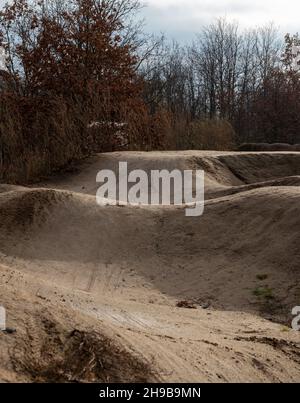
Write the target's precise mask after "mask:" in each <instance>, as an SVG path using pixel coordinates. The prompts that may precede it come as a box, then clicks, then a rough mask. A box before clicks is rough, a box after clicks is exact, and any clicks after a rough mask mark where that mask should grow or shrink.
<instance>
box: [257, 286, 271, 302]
mask: <svg viewBox="0 0 300 403" xmlns="http://www.w3.org/2000/svg"><path fill="white" fill-rule="evenodd" d="M253 294H254V295H255V296H256V297H257V298H262V299H265V300H273V299H274V295H273V290H272V288H269V287H257V288H256V289H255V290H254V291H253Z"/></svg>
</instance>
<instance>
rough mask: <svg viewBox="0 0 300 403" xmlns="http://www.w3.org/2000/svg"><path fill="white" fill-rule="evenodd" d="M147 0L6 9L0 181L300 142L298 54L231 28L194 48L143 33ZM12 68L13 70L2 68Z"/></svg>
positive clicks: (219, 29) (272, 33) (63, 0)
mask: <svg viewBox="0 0 300 403" xmlns="http://www.w3.org/2000/svg"><path fill="white" fill-rule="evenodd" d="M139 9H140V3H139V1H138V0H38V1H35V0H34V1H29V0H14V1H13V2H11V3H10V5H7V6H5V7H3V9H2V11H1V12H0V48H3V49H4V51H5V68H2V70H0V180H2V181H9V182H14V183H24V182H28V181H29V180H36V179H37V178H39V177H41V176H42V175H48V174H50V173H52V172H54V171H55V170H58V169H61V168H63V167H65V166H67V165H69V164H70V163H71V162H72V161H74V160H75V159H78V158H82V157H85V156H87V155H90V154H92V153H94V152H101V151H114V150H118V149H133V150H153V149H171V148H172V149H186V148H190V149H192V148H200V149H201V148H203V149H229V148H234V147H236V145H238V144H241V143H243V142H250V141H251V142H260V141H261V142H267V143H271V142H288V143H299V142H300V138H299V134H300V130H299V129H300V118H299V111H300V105H299V102H300V101H299V90H300V88H299V75H298V73H297V71H296V69H295V66H294V56H293V47H294V45H298V44H299V40H298V37H297V36H295V37H290V36H286V38H285V45H284V44H283V43H281V42H282V41H280V40H279V39H278V38H279V35H278V33H277V31H276V30H275V29H274V27H273V26H271V25H270V26H268V27H265V28H262V29H257V30H252V31H247V32H242V33H240V32H239V29H238V26H237V25H236V24H233V23H229V22H227V21H226V20H224V19H220V20H218V21H216V22H215V23H214V24H212V25H210V26H208V27H206V28H203V29H202V31H201V33H200V34H198V35H197V36H196V38H195V40H194V42H193V43H192V44H191V45H190V46H184V47H183V46H180V45H179V44H177V43H172V44H170V43H169V42H168V41H167V40H165V39H159V40H158V39H154V38H149V37H147V36H146V35H144V34H143V32H142V29H141V25H140V23H139V22H138V19H137V18H136V14H137V13H138V11H139ZM2 64H3V63H2Z"/></svg>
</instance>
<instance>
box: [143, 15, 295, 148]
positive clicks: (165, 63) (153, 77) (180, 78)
mask: <svg viewBox="0 0 300 403" xmlns="http://www.w3.org/2000/svg"><path fill="white" fill-rule="evenodd" d="M299 43H300V41H299V38H298V36H297V35H296V36H292V37H291V36H290V35H287V36H286V37H285V39H284V40H282V39H281V38H280V35H279V33H278V31H277V29H275V27H274V26H273V25H272V24H271V25H269V26H266V27H264V28H259V29H253V30H248V31H244V32H240V30H239V27H238V25H237V24H235V23H230V22H228V21H226V19H219V20H218V21H216V22H215V23H213V24H212V25H210V26H208V27H204V28H203V29H202V31H201V33H199V34H198V35H197V36H196V38H195V40H194V41H193V43H192V44H191V45H190V46H180V45H179V44H178V43H176V42H174V43H172V44H171V45H170V44H166V43H163V42H162V43H161V46H160V48H158V49H157V54H156V57H153V58H151V59H149V60H148V61H147V63H146V64H145V66H144V71H143V73H144V76H145V77H146V90H145V99H146V102H147V104H148V105H149V107H150V108H151V111H152V112H154V111H156V110H159V109H160V108H161V107H162V106H163V107H164V108H165V109H166V110H167V111H168V112H170V113H171V116H172V120H173V124H172V126H173V130H172V134H173V136H174V137H173V141H174V142H175V143H174V144H175V145H176V146H177V147H179V148H182V147H184V148H186V147H193V146H194V147H199V148H201V147H207V145H208V146H210V147H211V146H215V147H217V148H218V147H224V146H225V147H226V144H227V145H228V144H229V143H228V142H229V141H230V136H231V135H232V136H233V138H232V140H233V141H234V143H235V144H241V143H244V142H264V143H277V142H281V143H282V142H284V143H291V144H294V143H299V142H300V113H299V112H300V97H299V95H300V81H299V73H298V68H297V65H295V60H296V59H295V56H296V55H295V54H293V52H295V50H294V46H298V45H299ZM229 127H231V128H232V131H230V129H229ZM210 128H211V130H210ZM195 132H196V133H195ZM207 134H208V136H207ZM210 136H211V138H210Z"/></svg>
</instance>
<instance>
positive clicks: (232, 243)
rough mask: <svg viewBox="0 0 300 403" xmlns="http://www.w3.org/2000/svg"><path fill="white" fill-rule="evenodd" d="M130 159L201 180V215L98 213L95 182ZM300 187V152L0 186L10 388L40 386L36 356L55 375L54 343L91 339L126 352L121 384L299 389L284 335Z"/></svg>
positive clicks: (2, 363) (295, 352) (292, 297)
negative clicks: (200, 173) (284, 385)
mask: <svg viewBox="0 0 300 403" xmlns="http://www.w3.org/2000/svg"><path fill="white" fill-rule="evenodd" d="M119 161H128V162H129V169H132V168H141V169H144V170H146V171H150V170H151V169H169V170H171V169H175V168H179V169H193V168H199V169H204V170H205V173H206V199H207V202H206V207H205V213H204V216H203V217H198V218H187V217H185V214H184V212H183V209H182V208H178V207H169V208H153V207H149V208H146V207H143V208H133V207H112V206H111V207H99V206H97V204H96V202H95V193H96V190H97V184H96V182H95V177H96V174H97V172H98V171H99V170H100V169H116V168H117V165H118V162H119ZM299 184H300V153H261V154H257V153H249V154H248V153H247V154H242V153H217V152H183V153H175V152H169V153H115V154H106V155H99V156H97V157H94V158H92V159H90V160H89V161H86V162H85V163H84V164H83V165H82V166H81V167H79V168H78V170H77V171H75V172H74V173H73V174H69V175H65V176H64V177H59V178H55V179H53V180H52V181H47V182H45V183H42V184H40V185H39V186H38V187H35V188H26V189H25V188H20V187H10V186H5V185H2V186H1V187H0V227H1V232H0V292H1V300H0V305H3V306H5V307H6V308H7V312H8V324H9V326H10V327H14V328H16V330H17V332H16V333H14V334H12V335H5V334H0V358H1V359H0V380H3V381H10V380H29V381H30V380H35V379H36V376H37V375H36V373H38V372H39V370H38V369H34V368H32V367H30V368H29V369H28V366H29V365H28V362H30V359H31V356H34V357H37V360H39V359H40V357H42V360H41V361H42V362H43V363H44V364H43V365H44V367H45V368H46V369H45V370H44V369H43V371H44V372H45V374H47V373H49V370H48V371H47V369H49V368H48V367H47V365H48V366H49V365H50V364H49V362H48V361H49V360H48V358H49V357H48V358H47V357H46V356H47V346H51V348H50V347H49V350H50V353H49V354H53V356H56V355H57V350H59V346H58V345H57V343H58V342H57V338H59V339H60V341H61V343H62V340H63V338H64V337H65V336H64V335H65V334H67V333H68V332H72V331H74V329H80V332H86V333H84V334H94V333H93V332H96V333H97V332H98V333H99V334H101V335H103V337H104V336H105V337H107V338H108V339H109V340H110V341H111V343H113V346H114V349H116V351H118V354H119V356H122V357H124V356H126V352H127V353H128V354H129V355H128V359H126V360H124V362H125V361H126V365H125V364H124V368H123V367H122V368H123V369H122V370H121V373H118V374H117V375H116V373H115V372H114V377H112V379H120V378H123V380H128V379H129V380H133V381H135V380H138V379H144V378H145V377H146V375H145V373H148V378H147V377H146V378H147V379H149V380H150V379H154V378H155V379H160V380H164V381H175V382H178V381H195V382H197V381H203V382H212V381H217V382H231V381H238V382H242V381H245V382H249V381H253V382H254V381H258V382H280V381H287V382H296V381H298V382H299V381H300V360H299V356H300V342H299V334H298V333H296V332H293V331H291V330H289V329H288V327H287V326H290V323H291V320H292V316H291V311H292V308H293V307H294V306H296V305H300V285H299V284H300V283H299V277H300V274H299V273H300V272H299V266H300V249H299V244H300V232H299V228H300V203H299V202H300V189H299ZM179 301H187V302H188V304H190V305H191V306H194V307H195V308H196V309H183V308H178V307H177V306H176V305H177V303H178V302H179ZM41 318H44V320H43V321H42V325H41ZM45 321H46V322H47V321H48V322H49V321H50V322H51V324H52V325H51V326H50V328H51V329H52V330H51V331H49V328H48V327H47V326H46V327H45V325H44V323H45ZM53 328H54V329H55V332H54V335H53ZM80 334H82V333H80ZM24 335H26V337H27V338H28V340H29V344H30V348H31V350H30V354H27V355H26V354H25V353H24V351H25V350H26V346H24V337H25V336H24ZM26 340H27V339H26ZM42 341H43V343H44V344H43V343H42ZM123 350H124V351H123ZM125 350H126V352H125ZM68 351H69V350H68ZM114 351H115V350H114ZM68 354H69V352H68ZM44 355H45V356H44ZM116 356H117V354H116ZM45 357H46V358H45ZM68 357H69V356H68ZM126 357H127V356H126ZM130 357H131V358H130ZM132 357H133V358H132ZM64 360H65V358H64ZM135 360H137V362H138V363H140V364H139V365H137V366H136V365H133V364H132V362H135ZM68 362H69V361H68ZM128 365H129V366H128ZM129 368H130V369H129ZM151 369H152V370H151ZM44 372H43V373H44ZM50 372H51V371H50ZM52 372H53V368H52ZM73 372H74V371H73ZM94 372H95V371H94ZM94 372H93V374H92V375H93V377H92V378H91V376H90V377H82V376H81V378H82V379H83V380H88V381H90V380H93V379H94V378H95V380H97V379H100V378H99V376H97V374H98V373H97V372H95V373H94ZM129 373H130V374H131V377H129V378H126V374H129ZM73 376H74V374H73ZM111 376H112V375H111ZM118 377H119V378H118ZM71 378H72V377H71ZM81 378H80V379H81ZM45 379H47V376H46V375H44V377H42V379H41V380H45ZM63 379H65V378H63ZM76 379H77V378H76Z"/></svg>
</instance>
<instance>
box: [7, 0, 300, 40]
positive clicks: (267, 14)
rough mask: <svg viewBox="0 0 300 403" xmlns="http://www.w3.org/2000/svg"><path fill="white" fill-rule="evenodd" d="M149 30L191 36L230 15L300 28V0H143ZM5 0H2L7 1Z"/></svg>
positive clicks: (292, 29) (284, 28)
mask: <svg viewBox="0 0 300 403" xmlns="http://www.w3.org/2000/svg"><path fill="white" fill-rule="evenodd" d="M141 1H142V3H144V4H145V5H146V7H145V8H144V10H143V11H142V14H143V16H144V18H145V20H146V29H147V31H149V32H154V33H160V32H164V33H166V34H168V35H169V36H171V37H174V38H176V39H178V40H182V41H185V40H189V39H191V38H193V36H194V33H195V32H197V31H199V30H200V29H201V26H203V25H204V24H207V23H210V22H212V21H213V20H214V19H215V18H217V17H224V16H227V17H228V18H229V19H234V20H237V21H239V22H240V25H241V26H242V27H249V26H256V25H264V24H267V23H269V22H271V21H273V22H274V23H275V25H276V26H278V27H279V26H280V28H281V31H282V32H283V33H286V32H290V33H296V32H298V31H299V32H300V0H141ZM4 3H5V0H0V5H3V4H4Z"/></svg>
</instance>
